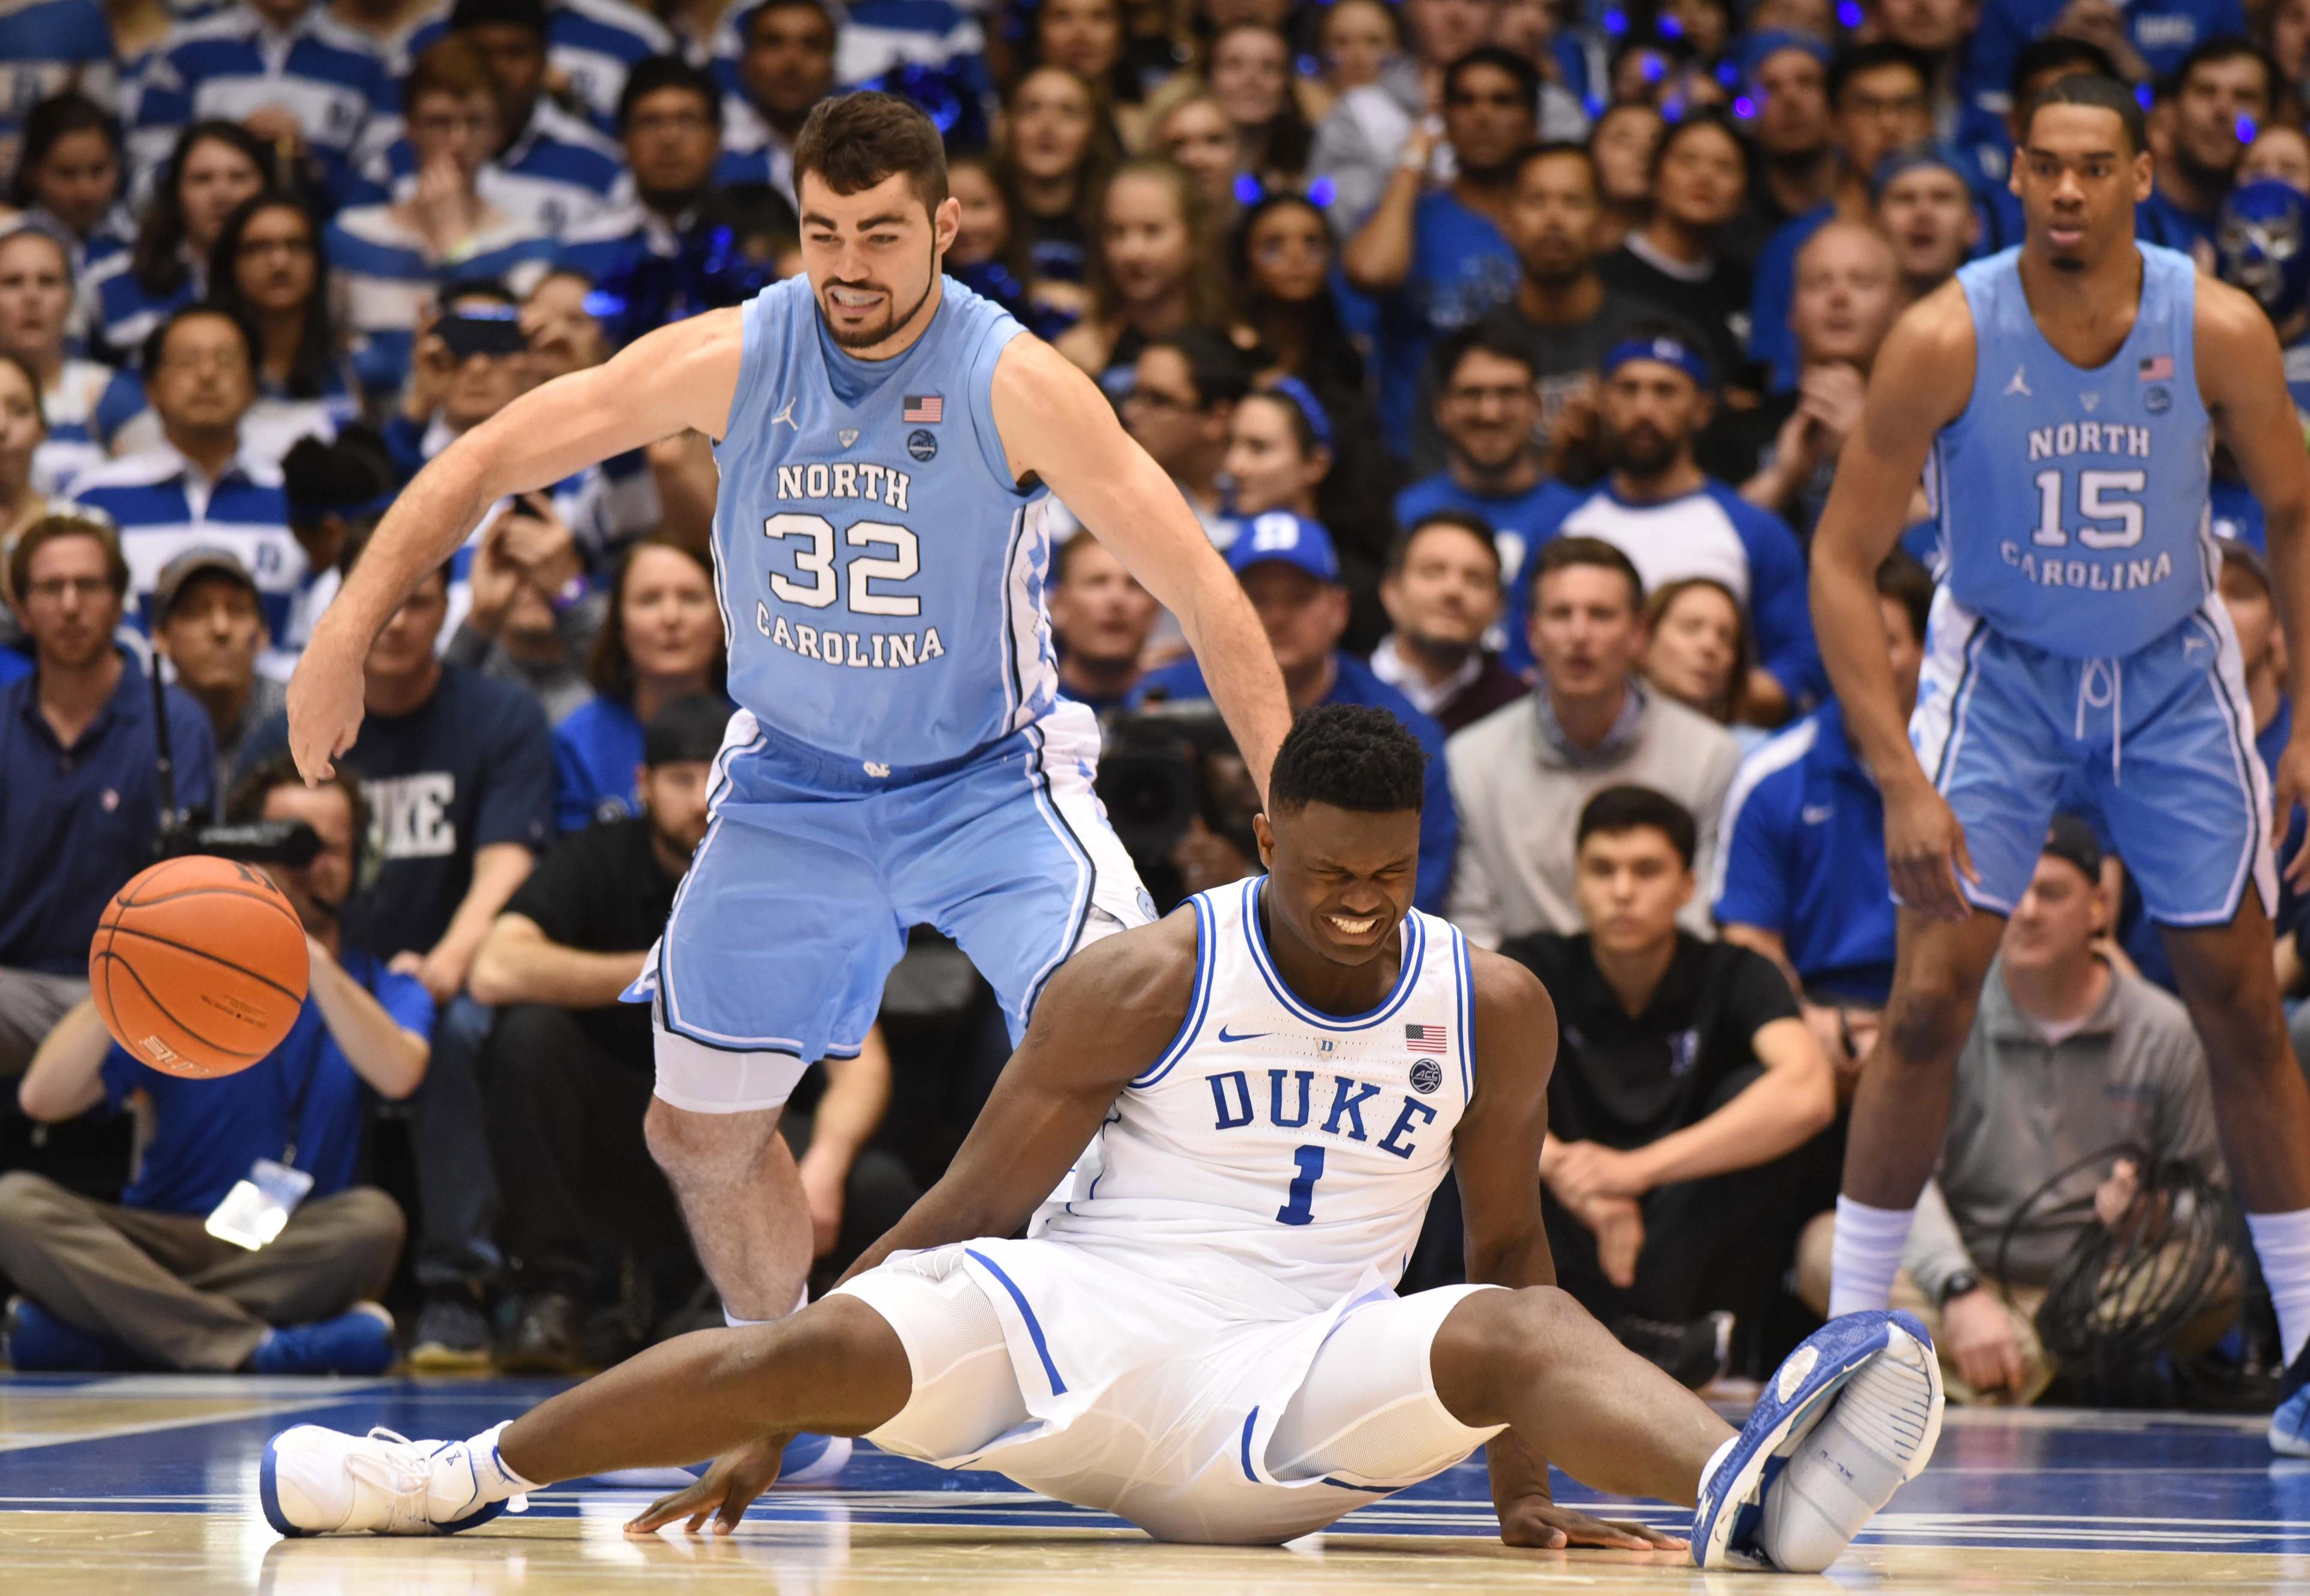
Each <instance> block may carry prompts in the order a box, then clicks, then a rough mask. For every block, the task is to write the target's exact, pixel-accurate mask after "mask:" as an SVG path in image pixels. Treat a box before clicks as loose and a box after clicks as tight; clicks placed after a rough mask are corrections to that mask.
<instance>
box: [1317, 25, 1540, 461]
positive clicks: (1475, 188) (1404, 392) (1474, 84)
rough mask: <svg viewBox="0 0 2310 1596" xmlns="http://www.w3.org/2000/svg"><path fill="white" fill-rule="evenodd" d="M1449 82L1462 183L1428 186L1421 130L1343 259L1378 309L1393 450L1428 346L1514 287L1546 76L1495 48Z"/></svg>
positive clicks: (1413, 405)
mask: <svg viewBox="0 0 2310 1596" xmlns="http://www.w3.org/2000/svg"><path fill="white" fill-rule="evenodd" d="M1443 84H1444V142H1445V143H1446V144H1447V145H1448V146H1449V147H1450V149H1451V152H1452V158H1453V163H1454V169H1455V172H1456V174H1457V175H1456V176H1455V178H1453V181H1452V183H1451V186H1449V187H1446V188H1437V189H1434V190H1432V191H1431V190H1430V189H1429V187H1428V185H1427V177H1428V165H1429V157H1430V155H1431V153H1432V152H1433V149H1434V145H1435V143H1436V140H1435V136H1434V135H1433V134H1430V133H1429V131H1428V129H1427V128H1426V127H1425V126H1420V127H1418V128H1415V129H1414V130H1413V131H1412V133H1411V136H1410V138H1409V139H1408V140H1407V141H1406V142H1405V144H1404V151H1403V155H1402V156H1401V157H1400V158H1399V159H1398V160H1397V163H1396V169H1395V175H1394V177H1393V178H1390V179H1389V180H1388V185H1387V187H1386V189H1385V191H1384V192H1383V193H1382V194H1381V195H1380V196H1379V204H1378V206H1377V208H1376V209H1375V210H1374V211H1373V212H1372V214H1371V219H1370V220H1369V221H1367V222H1365V223H1364V225H1363V228H1362V230H1360V231H1359V232H1358V233H1357V234H1356V236H1355V237H1354V238H1353V239H1351V240H1350V241H1349V244H1348V247H1347V250H1346V253H1345V254H1344V255H1342V257H1341V260H1342V265H1343V266H1344V267H1345V268H1346V272H1347V278H1348V281H1349V282H1350V283H1353V284H1354V285H1355V286H1356V287H1357V288H1359V289H1360V290H1362V291H1364V292H1366V293H1368V294H1373V295H1376V296H1378V297H1379V299H1380V320H1379V338H1378V349H1377V351H1376V365H1377V376H1378V379H1379V394H1380V430H1381V435H1382V437H1384V438H1387V439H1389V440H1391V441H1394V440H1400V439H1403V438H1409V437H1410V436H1411V429H1412V423H1413V419H1414V415H1415V412H1416V410H1417V407H1418V398H1417V395H1418V394H1419V391H1420V369H1421V367H1422V365H1423V364H1424V363H1425V362H1426V360H1427V359H1428V350H1429V345H1430V344H1431V343H1434V342H1435V341H1436V339H1437V338H1438V337H1439V336H1441V335H1442V334H1446V333H1448V332H1450V331H1452V329H1454V328H1455V327H1461V326H1465V325H1467V324H1468V323H1470V322H1472V321H1474V320H1475V319H1476V318H1477V317H1480V316H1481V315H1483V314H1484V312H1486V311H1487V310H1489V309H1490V308H1492V307H1493V306H1495V305H1497V304H1498V303H1500V302H1501V301H1502V300H1503V299H1507V298H1508V296H1509V295H1510V293H1511V292H1513V291H1514V290H1515V263H1516V256H1517V253H1518V251H1517V249H1516V248H1515V247H1514V246H1512V245H1511V244H1510V242H1509V239H1508V238H1507V227H1508V225H1509V213H1510V211H1511V210H1512V209H1514V207H1515V203H1516V200H1517V188H1518V177H1517V175H1518V171H1519V169H1520V168H1521V166H1522V164H1523V163H1522V162H1521V161H1520V160H1519V159H1518V157H1519V155H1520V154H1521V152H1523V151H1524V148H1525V146H1527V145H1528V144H1530V143H1532V141H1533V134H1534V132H1535V130H1536V124H1537V117H1538V114H1539V113H1538V108H1539V103H1540V74H1539V72H1538V71H1537V70H1536V69H1535V68H1534V67H1533V65H1532V63H1531V62H1529V61H1527V60H1525V59H1524V57H1523V56H1517V55H1514V54H1512V53H1510V52H1509V51H1507V50H1503V49H1500V48H1498V47H1496V46H1489V45H1487V46H1483V47H1481V48H1476V49H1472V50H1470V51H1469V52H1468V53H1467V54H1465V55H1463V56H1460V57H1459V58H1458V59H1456V60H1455V61H1454V62H1453V63H1452V64H1451V65H1449V66H1447V67H1446V68H1445V70H1444V77H1443ZM1397 447H1401V445H1400V443H1399V444H1398V446H1397Z"/></svg>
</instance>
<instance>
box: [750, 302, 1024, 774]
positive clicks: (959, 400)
mask: <svg viewBox="0 0 2310 1596" xmlns="http://www.w3.org/2000/svg"><path fill="white" fill-rule="evenodd" d="M942 289H943V296H942V299H941V301H940V304H939V308H938V310H937V311H936V313H935V314H934V316H933V317H931V322H930V325H929V326H927V327H926V328H925V329H924V331H923V335H922V336H921V337H920V338H918V339H916V341H915V343H914V344H913V345H912V346H911V347H910V348H908V349H907V351H905V352H903V353H901V354H899V355H898V356H897V357H895V358H893V359H891V360H859V359H857V358H856V357H855V356H853V355H851V354H849V353H847V351H843V350H842V349H840V348H839V347H838V346H837V345H836V344H835V343H834V341H833V339H832V338H831V337H829V335H828V334H827V332H826V330H825V327H824V325H823V322H822V320H821V317H820V315H819V310H818V304H817V301H816V299H813V298H812V291H811V285H810V281H809V279H807V278H805V277H793V278H789V279H787V280H786V282H779V283H776V284H773V285H772V286H770V287H769V288H766V289H764V290H763V291H761V292H760V293H759V294H757V295H755V296H754V298H753V299H751V300H749V301H747V303H746V306H745V308H744V311H743V313H742V314H743V317H744V322H743V325H744V329H745V332H744V345H743V352H742V355H741V357H740V363H739V368H738V387H737V393H736V395H735V396H734V398H733V400H732V401H731V405H730V426H729V432H728V436H727V437H725V438H724V439H723V440H722V442H721V444H720V445H719V446H717V447H716V449H715V451H714V455H715V460H716V464H718V465H719V466H720V468H721V473H722V485H721V490H720V493H719V496H718V499H717V500H716V505H715V511H714V568H715V572H716V582H717V584H718V586H719V591H720V596H721V601H722V621H723V627H724V629H725V635H726V636H727V638H728V639H729V645H730V696H731V697H732V698H735V699H736V700H737V701H738V705H739V707H741V708H742V709H748V710H751V711H752V712H753V715H754V718H755V720H756V721H757V722H758V723H760V725H761V727H762V728H763V729H764V730H765V731H767V732H769V733H774V734H776V735H777V736H780V737H783V738H785V739H786V740H787V741H788V742H796V743H801V744H803V745H804V746H805V747H807V748H811V749H815V750H821V752H823V753H826V754H829V755H831V756H833V757H834V758H835V759H839V760H842V761H844V762H851V761H855V762H856V764H857V765H859V766H863V767H864V768H865V770H866V774H868V775H870V776H875V777H877V778H881V777H888V776H893V775H894V774H895V775H898V776H899V777H900V778H901V779H904V776H905V772H904V771H903V770H899V769H898V768H899V767H920V766H926V765H943V764H945V763H947V762H949V761H951V760H955V759H961V758H962V757H964V756H965V755H968V754H970V753H973V752H975V751H976V750H979V749H983V748H985V747H986V746H987V745H988V744H990V743H994V742H999V741H1000V740H1001V739H1003V737H1005V736H1007V735H1009V734H1010V733H1014V732H1017V731H1020V730H1022V729H1023V728H1025V727H1027V726H1029V725H1030V724H1034V723H1035V722H1036V721H1038V720H1039V719H1040V718H1041V717H1042V716H1046V715H1047V714H1049V713H1050V711H1051V709H1052V707H1053V706H1054V705H1055V703H1056V702H1057V697H1058V672H1057V656H1056V655H1055V652H1054V651H1053V649H1052V646H1051V633H1050V621H1049V619H1048V617H1047V616H1046V613H1045V611H1044V605H1043V583H1044V577H1045V575H1046V572H1047V570H1048V568H1049V566H1050V548H1049V543H1048V541H1047V539H1046V535H1045V533H1044V529H1043V525H1042V519H1043V517H1042V505H1041V503H1040V502H1039V501H1040V500H1041V499H1042V498H1043V490H1042V489H1041V488H1040V487H1039V486H1038V487H1035V488H1032V489H1029V490H1023V491H1022V490H1020V487H1019V485H1018V484H1017V483H1016V482H1015V481H1012V476H1011V472H1010V467H1009V465H1008V464H1006V463H1005V461H1004V458H1003V440H1002V438H1000V437H999V436H998V435H997V433H996V431H995V427H994V409H993V403H992V401H991V399H990V397H989V394H990V390H991V387H992V385H993V382H994V366H995V362H996V360H999V359H1000V358H1001V356H1002V353H1003V350H1004V349H1005V348H1007V347H1008V346H1009V344H1010V343H1011V340H1012V339H1013V338H1015V337H1017V336H1018V335H1019V334H1020V331H1021V330H1022V329H1021V328H1020V325H1019V324H1018V323H1017V322H1015V321H1013V320H1012V318H1011V317H1009V316H1008V315H1007V314H1006V313H1004V312H1003V309H1002V308H1000V307H998V306H997V305H995V304H994V301H993V300H991V299H981V298H980V297H979V296H978V295H977V294H975V293H973V292H971V291H969V290H968V289H967V288H965V287H963V286H962V285H961V284H960V283H959V282H955V281H954V280H953V279H952V278H948V279H946V280H945V281H944V282H943V284H942Z"/></svg>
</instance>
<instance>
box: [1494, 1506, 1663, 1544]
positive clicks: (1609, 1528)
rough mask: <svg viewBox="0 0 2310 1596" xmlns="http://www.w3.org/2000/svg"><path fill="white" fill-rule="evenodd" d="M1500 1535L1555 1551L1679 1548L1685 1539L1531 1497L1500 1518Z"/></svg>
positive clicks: (1517, 1541) (1510, 1540)
mask: <svg viewBox="0 0 2310 1596" xmlns="http://www.w3.org/2000/svg"><path fill="white" fill-rule="evenodd" d="M1500 1539H1501V1540H1504V1541H1506V1542H1507V1544H1508V1545H1510V1546H1533V1547H1540V1548H1544V1549H1546V1550H1550V1551H1557V1550H1561V1549H1563V1548H1567V1547H1575V1546H1598V1547H1609V1548H1612V1549H1614V1550H1618V1551H1631V1552H1656V1551H1657V1552H1675V1551H1682V1550H1683V1549H1684V1548H1685V1545H1686V1542H1685V1541H1684V1540H1681V1539H1680V1538H1679V1537H1677V1536H1674V1535H1667V1534H1663V1533H1662V1532H1661V1531H1658V1530H1655V1529H1654V1528H1652V1527H1651V1526H1650V1525H1648V1524H1639V1523H1635V1522H1629V1521H1626V1520H1619V1519H1611V1520H1607V1519H1601V1518H1592V1517H1591V1516H1589V1515H1588V1514H1585V1513H1583V1512H1581V1511H1580V1510H1579V1509H1578V1508H1576V1507H1559V1506H1558V1505H1556V1504H1555V1503H1553V1502H1549V1501H1543V1500H1538V1499H1533V1500H1527V1501H1524V1502H1519V1503H1517V1504H1516V1505H1515V1506H1514V1507H1512V1508H1510V1509H1509V1510H1508V1511H1507V1513H1506V1514H1503V1515H1501V1518H1500Z"/></svg>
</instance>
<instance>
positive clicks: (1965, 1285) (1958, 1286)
mask: <svg viewBox="0 0 2310 1596" xmlns="http://www.w3.org/2000/svg"><path fill="white" fill-rule="evenodd" d="M1980 1289H1981V1277H1980V1276H1979V1275H1977V1274H1976V1273H1974V1271H1971V1270H1969V1269H1960V1270H1958V1271H1957V1272H1956V1273H1954V1274H1952V1275H1950V1277H1949V1279H1945V1280H1943V1281H1942V1282H1941V1301H1940V1303H1939V1304H1938V1306H1941V1307H1944V1308H1945V1307H1947V1306H1949V1305H1950V1304H1951V1303H1953V1302H1955V1301H1956V1300H1957V1299H1958V1297H1963V1296H1965V1295H1966V1294H1967V1292H1969V1291H1978V1290H1980Z"/></svg>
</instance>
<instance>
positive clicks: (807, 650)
mask: <svg viewBox="0 0 2310 1596" xmlns="http://www.w3.org/2000/svg"><path fill="white" fill-rule="evenodd" d="M762 535H763V536H765V537H767V538H769V539H770V540H772V541H773V542H777V543H778V544H779V545H781V547H782V549H783V551H785V552H786V554H787V555H788V556H789V557H790V558H791V559H793V561H794V575H793V576H788V575H786V573H785V572H783V571H776V570H774V571H772V572H771V573H770V574H769V588H770V592H771V594H772V595H773V596H775V597H777V598H779V599H781V600H783V601H785V602H786V603H789V604H798V605H800V606H802V607H803V609H805V610H812V611H832V610H834V609H835V606H836V605H837V604H838V603H839V604H840V605H841V608H842V612H844V613H847V614H848V615H858V616H872V617H875V618H877V619H887V620H915V619H918V618H919V617H920V616H921V614H922V610H923V601H922V599H921V598H920V597H919V596H918V595H916V594H911V593H896V592H892V591H891V585H894V584H897V583H899V582H904V581H906V580H907V578H909V577H913V576H915V575H916V573H917V572H919V571H920V570H921V569H922V558H921V552H920V547H921V540H920V539H918V538H917V537H916V535H915V533H914V532H913V530H912V529H911V528H908V527H905V526H901V525H898V524H897V523H896V522H892V521H854V522H852V523H851V524H850V525H848V526H847V527H845V528H843V529H842V531H841V532H840V533H837V532H836V530H835V527H834V524H833V523H832V522H830V521H829V520H828V519H827V518H826V517H825V516H820V515H813V514H812V513H810V512H808V511H802V510H784V511H781V512H779V513H778V514H777V515H775V516H770V517H769V519H767V520H766V521H764V522H763V523H762ZM838 619H839V616H838V615H825V616H822V617H821V620H820V623H818V624H811V625H805V624H803V622H802V621H800V620H795V621H792V622H791V623H790V622H789V621H788V620H787V618H786V616H785V615H784V614H778V615H775V616H774V615H772V614H771V612H770V607H769V604H767V603H761V602H760V601H757V602H756V603H755V605H754V627H755V629H756V630H758V631H760V633H761V634H762V636H764V637H766V638H769V640H770V641H771V642H772V643H774V644H776V645H777V646H779V647H781V648H787V649H791V650H792V651H794V652H795V653H796V654H798V655H802V656H803V658H805V659H814V660H821V661H823V662H824V663H826V664H829V665H846V666H854V667H857V668H860V669H903V668H905V667H907V666H909V665H917V664H926V663H927V662H929V661H931V660H934V659H938V658H942V657H943V656H944V655H945V654H946V646H945V644H944V643H942V641H941V640H940V638H939V634H938V629H937V628H936V627H925V628H924V629H921V630H920V631H913V630H907V631H879V630H876V631H864V630H862V631H849V630H847V629H842V628H841V627H839V626H837V625H828V624H825V622H827V621H834V620H838Z"/></svg>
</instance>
